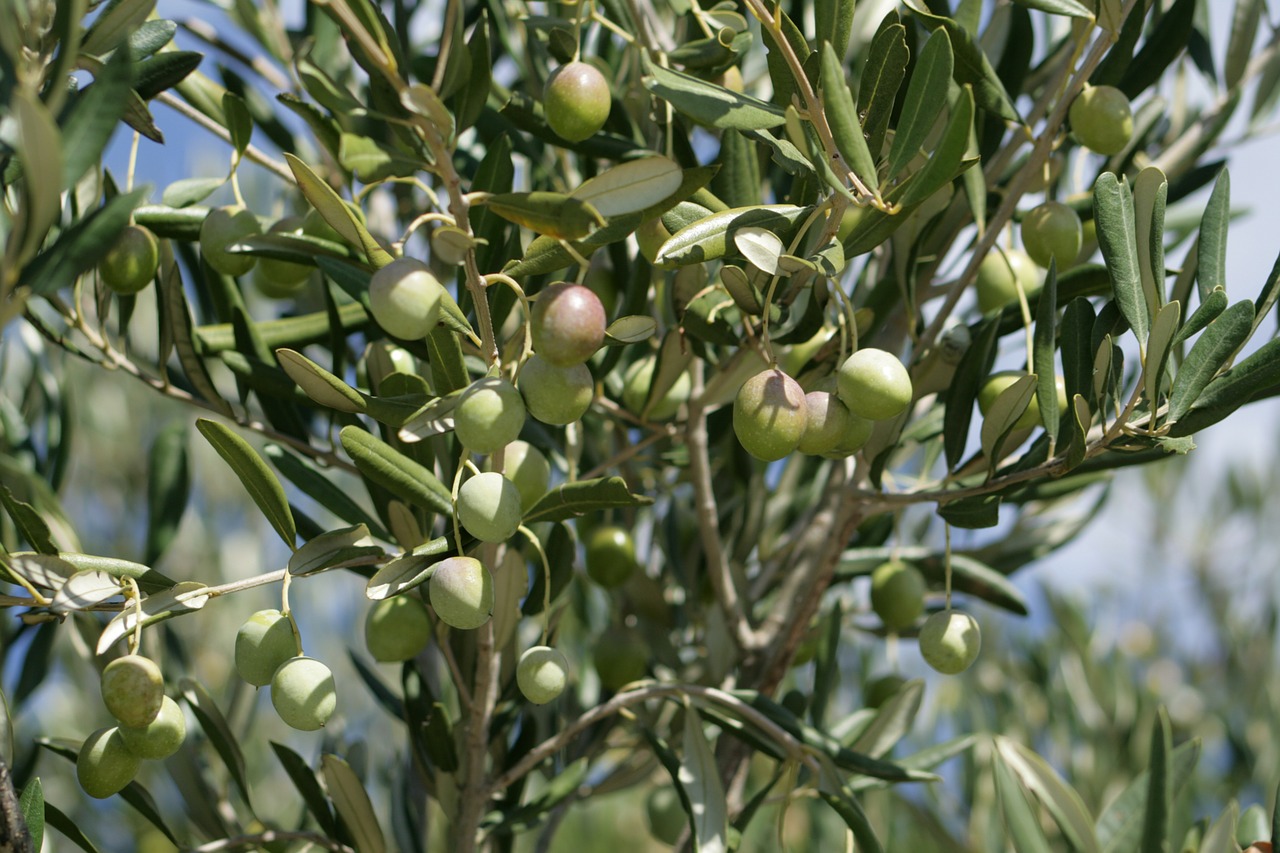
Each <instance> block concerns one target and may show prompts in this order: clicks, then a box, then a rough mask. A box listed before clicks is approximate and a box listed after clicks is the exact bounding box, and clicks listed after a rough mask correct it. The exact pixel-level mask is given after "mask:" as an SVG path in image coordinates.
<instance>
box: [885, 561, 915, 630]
mask: <svg viewBox="0 0 1280 853" xmlns="http://www.w3.org/2000/svg"><path fill="white" fill-rule="evenodd" d="M925 590H926V587H925V582H924V575H922V574H920V570H919V569H917V568H916V567H915V566H913V565H911V564H910V563H904V562H902V561H901V560H890V561H889V562H887V563H881V564H880V565H879V566H877V567H876V569H875V571H873V572H872V573H871V609H872V610H874V611H875V612H876V615H877V616H879V617H880V621H881V622H883V623H884V626H885V627H886V628H888V629H889V630H890V631H901V630H902V629H903V628H909V627H910V626H912V625H914V624H915V621H916V620H917V619H919V618H920V614H921V613H924V594H925Z"/></svg>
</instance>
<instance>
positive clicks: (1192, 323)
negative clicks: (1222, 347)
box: [1173, 288, 1258, 346]
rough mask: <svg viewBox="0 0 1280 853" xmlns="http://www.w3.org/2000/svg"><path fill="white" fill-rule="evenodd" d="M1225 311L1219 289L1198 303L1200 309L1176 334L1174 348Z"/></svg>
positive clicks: (1223, 300)
mask: <svg viewBox="0 0 1280 853" xmlns="http://www.w3.org/2000/svg"><path fill="white" fill-rule="evenodd" d="M1226 310H1227V294H1226V291H1224V290H1222V289H1220V288H1219V289H1216V290H1214V291H1213V292H1211V293H1210V294H1209V295H1208V296H1206V297H1204V299H1203V300H1202V301H1201V302H1200V307H1199V308H1197V309H1196V310H1195V311H1194V312H1193V313H1192V315H1191V316H1190V317H1188V318H1187V322H1185V323H1183V324H1182V328H1180V329H1179V330H1178V334H1177V335H1176V336H1175V337H1174V339H1173V344H1174V346H1177V345H1179V344H1181V343H1182V342H1183V341H1185V340H1187V339H1188V338H1190V337H1191V336H1192V335H1194V334H1196V333H1197V332H1199V331H1201V330H1203V329H1204V328H1206V327H1207V326H1208V325H1209V324H1210V323H1212V322H1213V321H1214V320H1216V319H1218V316H1219V315H1220V314H1222V312H1223V311H1226ZM1257 319H1258V318H1257V315H1256V313H1255V315H1254V320H1255V321H1256V320H1257Z"/></svg>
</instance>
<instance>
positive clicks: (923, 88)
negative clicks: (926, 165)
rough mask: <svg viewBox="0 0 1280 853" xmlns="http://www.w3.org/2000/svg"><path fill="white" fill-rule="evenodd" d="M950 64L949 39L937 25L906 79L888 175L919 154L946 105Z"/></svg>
mask: <svg viewBox="0 0 1280 853" xmlns="http://www.w3.org/2000/svg"><path fill="white" fill-rule="evenodd" d="M954 67H955V57H954V55H953V53H952V50H951V38H950V37H949V36H948V35H947V31H946V30H945V29H943V28H942V27H939V28H938V29H935V30H934V31H933V34H932V35H930V36H929V40H928V41H927V42H925V45H924V49H923V50H921V51H920V56H919V58H918V59H917V60H916V65H915V68H914V69H913V70H912V72H911V79H910V81H908V82H907V94H906V96H905V97H904V99H903V102H902V113H901V115H900V116H899V118H898V124H897V129H896V131H895V133H894V137H893V145H892V146H891V147H890V148H889V165H888V168H887V169H886V170H885V173H886V174H887V175H888V176H889V177H890V178H893V177H896V176H897V174H898V173H899V172H900V171H902V168H903V167H904V166H906V165H907V163H908V161H910V160H911V159H912V158H913V157H915V156H916V154H918V153H920V147H921V145H923V144H924V140H925V138H926V137H927V136H928V135H929V131H930V130H932V129H933V125H934V123H935V122H937V120H938V115H939V113H941V112H942V110H943V107H945V106H946V102H947V85H948V82H949V81H950V80H951V74H952V71H953V69H954Z"/></svg>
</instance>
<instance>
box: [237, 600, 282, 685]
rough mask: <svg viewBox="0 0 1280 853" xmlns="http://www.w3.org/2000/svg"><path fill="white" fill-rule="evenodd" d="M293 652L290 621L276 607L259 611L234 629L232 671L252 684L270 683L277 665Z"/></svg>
mask: <svg viewBox="0 0 1280 853" xmlns="http://www.w3.org/2000/svg"><path fill="white" fill-rule="evenodd" d="M297 654H298V640H297V638H296V637H295V636H294V633H293V620H292V619H291V618H290V617H288V616H285V615H284V614H283V613H281V612H280V611H279V610H259V611H258V612H257V613H254V614H253V615H252V616H250V617H249V618H248V619H246V620H245V622H244V624H243V625H241V626H240V630H238V631H237V632H236V646H235V663H236V672H238V673H239V674H240V677H241V678H243V679H244V680H245V681H247V682H249V683H250V684H252V685H253V686H255V687H262V686H264V685H266V684H270V683H271V676H273V675H275V672H276V670H277V669H279V667H280V664H282V663H284V662H285V661H287V660H289V659H290V658H292V657H294V656H295V655H297Z"/></svg>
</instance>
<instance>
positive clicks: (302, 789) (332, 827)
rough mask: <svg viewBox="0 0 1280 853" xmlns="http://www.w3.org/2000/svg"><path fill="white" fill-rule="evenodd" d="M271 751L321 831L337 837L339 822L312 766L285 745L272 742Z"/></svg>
mask: <svg viewBox="0 0 1280 853" xmlns="http://www.w3.org/2000/svg"><path fill="white" fill-rule="evenodd" d="M271 750H272V751H273V752H274V753H275V754H276V758H277V759H279V760H280V764H281V766H283V767H284V772H285V773H287V774H288V775H289V780H290V781H291V782H293V787H294V788H295V789H296V790H297V791H298V793H299V794H301V795H302V801H303V802H304V803H306V804H307V811H309V812H311V815H312V817H314V818H315V819H316V823H318V824H320V829H322V830H323V831H324V832H325V833H326V834H327V835H329V836H330V837H331V838H332V837H336V836H337V834H338V822H337V820H335V819H334V816H333V810H332V809H331V808H329V799H328V797H326V796H325V793H324V788H322V787H320V782H319V780H318V779H316V774H315V771H314V770H312V769H311V765H309V764H307V762H306V761H305V760H304V759H303V757H302V756H301V755H298V753H296V752H294V751H293V750H292V749H290V748H289V747H287V746H285V745H284V744H281V743H276V742H275V741H271Z"/></svg>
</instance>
